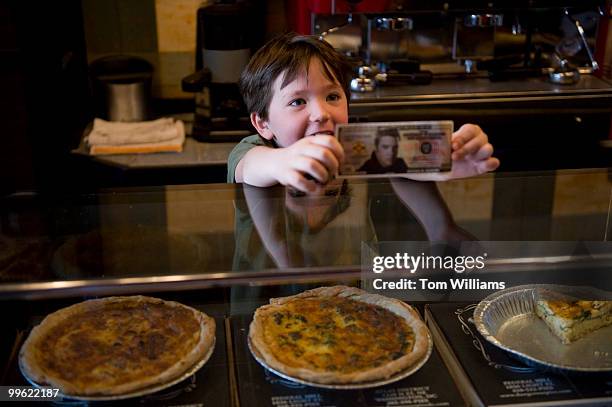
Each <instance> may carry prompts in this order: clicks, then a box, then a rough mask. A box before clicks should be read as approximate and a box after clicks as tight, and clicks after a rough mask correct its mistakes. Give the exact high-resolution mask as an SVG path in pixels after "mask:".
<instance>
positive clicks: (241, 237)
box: [0, 169, 611, 284]
mask: <svg viewBox="0 0 612 407" xmlns="http://www.w3.org/2000/svg"><path fill="white" fill-rule="evenodd" d="M610 192H611V188H610V181H609V176H608V171H607V170H605V169H603V170H573V171H557V172H545V173H529V174H516V173H514V174H494V175H491V174H490V175H486V176H482V177H476V178H472V179H465V180H455V181H448V182H440V183H422V182H413V181H407V180H398V179H397V180H384V179H377V180H371V181H369V182H368V181H366V180H363V179H350V180H337V181H335V182H334V183H332V184H330V185H329V186H328V188H326V189H324V190H322V192H321V193H320V194H319V195H314V196H297V195H296V194H294V193H291V192H290V191H289V190H287V189H286V188H283V187H276V188H270V189H259V188H252V187H243V186H242V185H225V184H221V185H193V186H169V187H165V188H142V189H118V190H113V191H103V192H99V193H97V194H89V195H74V196H67V195H62V196H43V195H34V194H16V195H11V196H7V197H4V198H2V200H1V201H0V281H1V282H2V283H10V282H12V283H15V282H17V283H20V282H23V283H25V282H35V281H64V280H90V279H100V278H102V279H110V280H112V279H116V278H119V277H123V278H126V277H147V276H158V277H159V276H166V277H168V279H169V280H173V281H174V280H176V281H178V280H181V279H182V280H189V279H194V278H195V279H200V280H205V279H210V278H212V276H214V277H215V278H221V277H223V278H226V281H227V279H228V278H230V277H231V276H233V275H238V274H240V275H241V276H242V277H243V278H247V277H246V276H248V279H253V278H257V276H258V275H259V274H258V273H267V275H268V276H270V273H272V275H281V274H283V273H285V274H286V273H287V272H288V270H290V269H291V270H290V271H292V272H293V271H295V270H298V271H300V270H301V271H300V272H302V273H304V274H307V273H309V272H311V271H312V270H319V271H323V272H325V271H329V270H335V271H338V270H341V271H342V270H344V271H347V270H352V271H357V272H358V270H359V267H360V265H361V257H360V256H361V243H362V242H382V241H419V240H432V241H438V240H466V239H468V240H469V239H477V240H488V241H502V240H506V241H510V240H511V241H525V240H540V241H547V240H553V241H555V240H585V241H604V240H608V236H610V233H609V230H610V222H609V206H610ZM219 273H221V274H219ZM261 275H263V274H261ZM194 276H195V277H194ZM219 276H221V277H219ZM231 278H234V277H231ZM168 279H166V280H164V279H159V278H158V279H157V280H155V281H168ZM110 280H109V281H110ZM123 283H125V281H122V282H121V284H123ZM224 284H227V283H224Z"/></svg>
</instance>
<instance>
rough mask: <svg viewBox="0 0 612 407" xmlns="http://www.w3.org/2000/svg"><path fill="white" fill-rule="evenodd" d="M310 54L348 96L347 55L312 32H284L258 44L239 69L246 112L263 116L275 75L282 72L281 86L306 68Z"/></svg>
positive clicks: (324, 72) (265, 113)
mask: <svg viewBox="0 0 612 407" xmlns="http://www.w3.org/2000/svg"><path fill="white" fill-rule="evenodd" d="M313 57H316V58H318V59H319V60H320V61H321V64H322V65H323V74H324V75H325V76H326V77H327V78H328V79H329V80H330V81H332V82H335V81H338V83H339V84H340V85H341V86H342V88H343V90H344V93H345V95H346V97H347V98H348V97H350V81H351V66H350V64H349V62H348V61H347V59H346V58H345V57H344V56H343V55H342V54H340V53H339V52H338V51H336V50H335V49H334V48H333V47H332V46H331V45H330V44H329V43H327V42H326V41H324V40H321V39H319V38H318V37H316V36H312V35H298V34H295V33H287V34H284V35H281V36H279V37H276V38H274V39H272V40H271V41H269V42H268V43H266V44H265V45H264V46H263V47H261V48H260V49H259V50H258V51H257V52H256V53H255V54H254V55H253V57H252V58H251V60H250V61H249V63H248V65H247V66H246V67H245V68H244V71H242V75H241V76H240V82H239V85H240V91H241V92H242V97H243V98H244V102H245V104H246V106H247V109H248V111H249V113H257V114H258V115H259V117H261V118H262V119H264V120H266V119H267V118H268V107H269V106H270V101H271V100H272V94H273V88H272V85H273V83H274V81H275V80H276V78H278V76H279V75H282V74H283V73H284V72H285V77H284V79H283V83H282V84H281V88H282V87H285V86H286V85H287V84H289V83H290V82H291V81H293V80H294V79H295V78H296V76H297V75H298V74H299V73H300V72H301V70H302V69H305V70H306V72H308V65H309V63H310V60H311V58H313Z"/></svg>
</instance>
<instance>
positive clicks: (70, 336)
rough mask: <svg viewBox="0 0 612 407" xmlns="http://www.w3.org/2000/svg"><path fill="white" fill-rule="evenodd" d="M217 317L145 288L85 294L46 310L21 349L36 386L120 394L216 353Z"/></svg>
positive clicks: (74, 395) (171, 376) (161, 382)
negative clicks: (145, 292)
mask: <svg viewBox="0 0 612 407" xmlns="http://www.w3.org/2000/svg"><path fill="white" fill-rule="evenodd" d="M214 346H215V321H214V319H212V318H211V317H209V316H207V315H206V314H204V313H203V312H200V311H198V310H196V309H194V308H191V307H188V306H185V305H183V304H180V303H178V302H174V301H165V300H161V299H158V298H152V297H145V296H129V297H108V298H102V299H95V300H89V301H84V302H81V303H78V304H75V305H72V306H69V307H67V308H63V309H60V310H59V311H56V312H54V313H52V314H50V315H48V316H47V317H46V318H45V319H44V320H43V321H42V322H41V323H40V324H39V325H37V326H36V327H34V328H33V329H32V331H31V332H30V335H29V336H28V338H27V339H26V341H25V342H24V344H23V346H22V348H21V350H20V352H19V367H20V370H21V372H22V374H23V375H24V376H25V378H26V379H27V380H28V381H29V382H30V383H32V384H33V385H36V386H51V387H53V388H59V390H60V393H61V395H62V396H63V397H65V398H69V399H79V400H118V399H125V398H131V397H138V396H143V395H146V394H151V393H155V392H157V391H160V390H162V389H165V388H168V387H170V386H172V385H174V384H177V383H179V382H180V381H182V380H184V379H186V378H188V377H189V376H191V375H192V374H194V373H195V372H196V371H197V370H199V369H200V368H201V367H202V366H203V365H204V364H205V363H206V362H207V361H208V359H209V358H210V356H211V355H212V353H213V350H214Z"/></svg>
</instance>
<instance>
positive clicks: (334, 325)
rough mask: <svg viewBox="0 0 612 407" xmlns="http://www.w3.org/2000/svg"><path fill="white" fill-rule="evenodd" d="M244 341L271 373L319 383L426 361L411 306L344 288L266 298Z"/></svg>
mask: <svg viewBox="0 0 612 407" xmlns="http://www.w3.org/2000/svg"><path fill="white" fill-rule="evenodd" d="M249 340H250V342H251V347H252V348H253V350H254V352H256V354H257V356H258V357H260V358H261V359H262V360H263V361H264V362H265V363H266V364H267V365H268V366H269V367H271V368H272V369H274V370H276V371H278V372H281V373H284V374H286V375H288V376H290V377H294V378H298V379H302V380H307V381H310V382H314V383H320V384H349V383H363V382H371V381H375V380H382V379H386V378H388V377H390V376H392V375H394V374H396V373H398V372H400V371H403V370H405V369H407V368H409V367H410V366H412V365H414V364H415V363H417V362H419V361H421V360H422V359H423V358H424V357H426V355H427V352H428V350H429V346H430V341H431V339H430V335H429V330H428V329H427V327H426V326H425V324H424V323H423V321H422V320H421V319H420V318H419V315H418V314H417V313H416V311H415V310H414V309H412V307H410V306H409V305H407V304H405V303H403V302H401V301H399V300H396V299H392V298H387V297H383V296H381V295H377V294H369V293H367V292H366V291H363V290H360V289H358V288H353V287H345V286H334V287H321V288H316V289H314V290H308V291H305V292H303V293H300V294H298V295H294V296H291V297H284V298H273V299H271V300H270V304H269V305H264V306H262V307H260V308H258V309H257V310H256V311H255V315H254V317H253V321H252V323H251V325H250V329H249Z"/></svg>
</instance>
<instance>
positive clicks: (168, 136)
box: [88, 117, 179, 145]
mask: <svg viewBox="0 0 612 407" xmlns="http://www.w3.org/2000/svg"><path fill="white" fill-rule="evenodd" d="M178 130H179V129H177V126H176V123H175V122H174V119H171V118H168V117H165V118H161V119H157V120H152V121H148V122H135V123H123V122H108V121H106V120H102V119H94V124H93V129H92V130H91V133H89V140H88V142H89V144H90V145H123V144H142V143H159V142H163V141H169V140H174V139H176V138H177V137H178V136H179V134H178Z"/></svg>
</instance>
